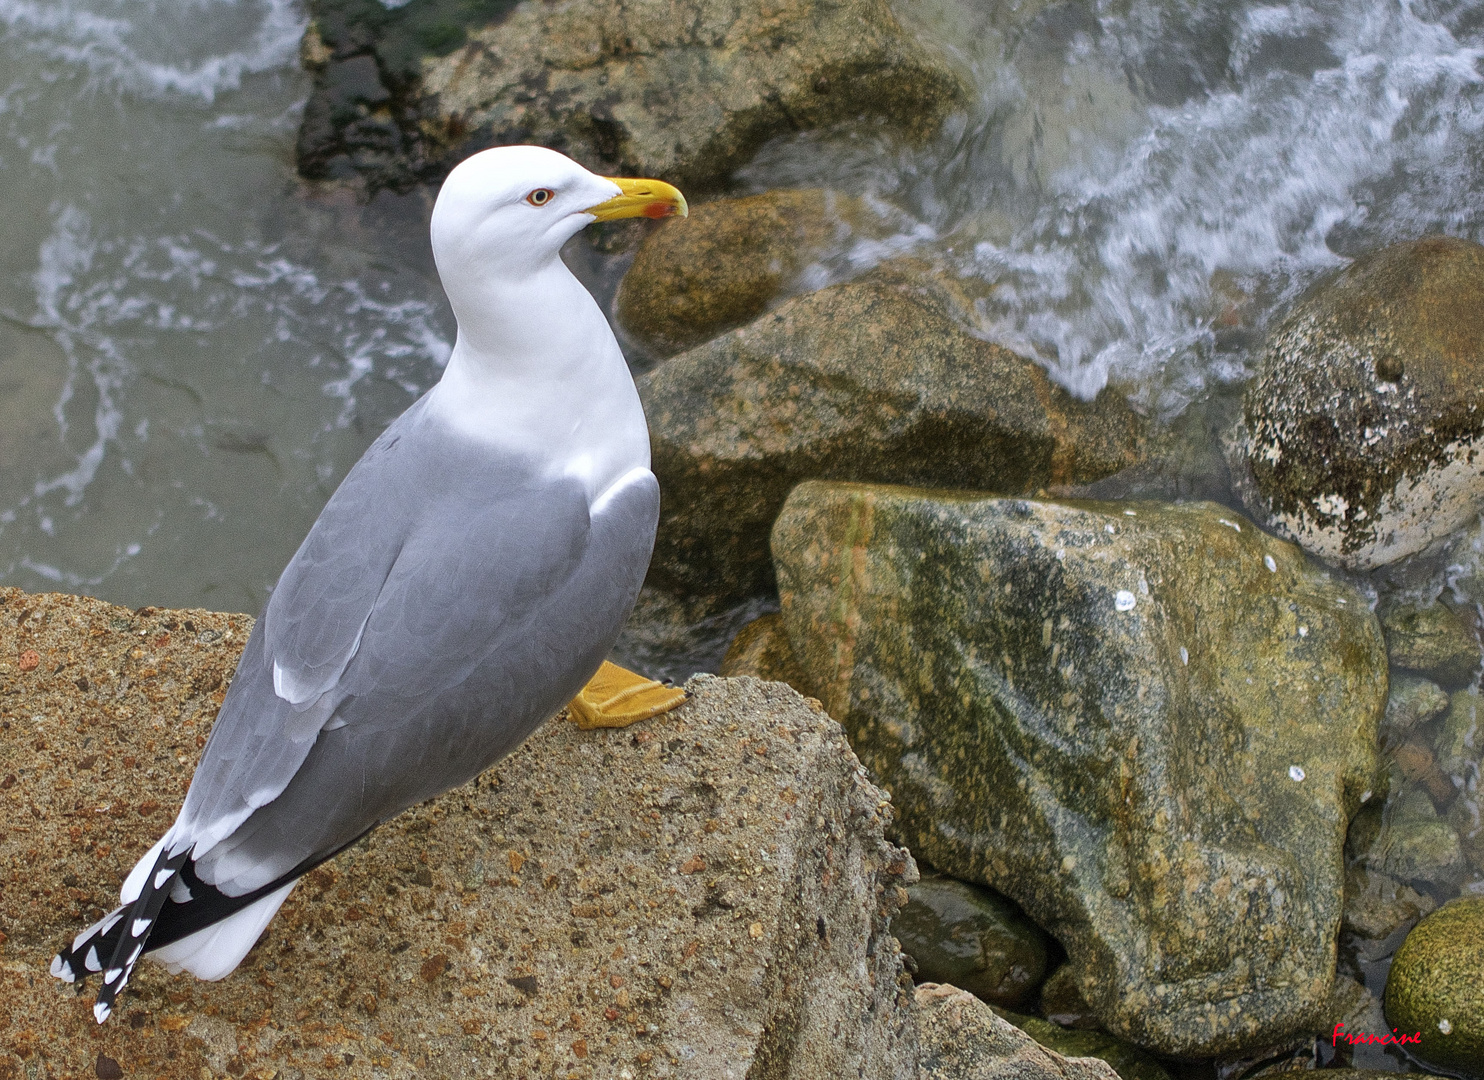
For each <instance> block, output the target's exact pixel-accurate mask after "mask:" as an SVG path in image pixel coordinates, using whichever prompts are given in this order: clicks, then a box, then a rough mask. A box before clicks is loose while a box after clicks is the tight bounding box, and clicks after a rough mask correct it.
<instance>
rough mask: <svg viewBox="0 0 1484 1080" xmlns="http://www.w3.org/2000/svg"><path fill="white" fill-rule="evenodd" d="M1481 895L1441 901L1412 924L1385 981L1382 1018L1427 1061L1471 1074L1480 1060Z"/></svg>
mask: <svg viewBox="0 0 1484 1080" xmlns="http://www.w3.org/2000/svg"><path fill="white" fill-rule="evenodd" d="M1480 971H1484V898H1481V897H1466V898H1462V899H1458V900H1454V901H1452V902H1451V903H1448V904H1444V905H1443V906H1442V907H1441V908H1439V909H1438V910H1437V911H1435V912H1433V913H1432V914H1431V915H1429V916H1428V917H1427V918H1425V919H1423V920H1422V921H1421V922H1420V923H1418V924H1417V927H1416V929H1414V930H1413V931H1412V932H1411V933H1410V934H1408V935H1407V940H1406V941H1404V942H1403V943H1402V947H1401V948H1400V949H1398V950H1397V953H1396V958H1395V959H1394V960H1393V961H1392V963H1391V972H1390V974H1389V975H1388V976H1387V979H1386V1019H1387V1021H1388V1022H1389V1023H1390V1025H1391V1026H1392V1027H1394V1028H1396V1029H1397V1030H1398V1031H1400V1032H1403V1033H1405V1034H1408V1035H1410V1034H1412V1033H1414V1032H1418V1033H1420V1034H1421V1036H1422V1038H1421V1042H1420V1043H1419V1044H1417V1045H1415V1046H1409V1047H1408V1050H1410V1051H1412V1052H1413V1053H1415V1054H1416V1056H1417V1057H1419V1058H1421V1059H1422V1060H1423V1061H1424V1062H1426V1063H1427V1064H1429V1065H1433V1066H1436V1067H1438V1068H1441V1069H1461V1070H1465V1071H1466V1072H1468V1071H1473V1072H1477V1070H1478V1069H1479V1065H1480V1062H1484V982H1481V981H1480V979H1479V972H1480Z"/></svg>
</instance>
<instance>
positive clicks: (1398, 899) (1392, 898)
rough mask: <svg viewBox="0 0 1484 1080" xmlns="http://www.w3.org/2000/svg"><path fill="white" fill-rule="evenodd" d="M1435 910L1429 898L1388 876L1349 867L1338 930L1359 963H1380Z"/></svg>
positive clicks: (1434, 905) (1374, 871)
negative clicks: (1346, 936)
mask: <svg viewBox="0 0 1484 1080" xmlns="http://www.w3.org/2000/svg"><path fill="white" fill-rule="evenodd" d="M1435 907H1437V904H1436V903H1435V902H1434V901H1433V899H1432V897H1430V896H1427V895H1426V894H1424V893H1420V892H1418V891H1417V890H1416V889H1413V888H1412V887H1411V886H1409V885H1407V884H1405V883H1404V882H1402V881H1399V880H1398V879H1396V878H1394V877H1392V876H1391V875H1390V874H1386V873H1382V872H1381V871H1379V870H1367V869H1365V868H1363V867H1351V868H1350V870H1348V871H1347V872H1346V874H1345V908H1344V912H1343V914H1342V916H1341V924H1340V928H1341V930H1342V931H1344V933H1345V934H1347V935H1348V942H1349V944H1350V945H1351V946H1352V947H1353V948H1354V949H1355V952H1356V954H1357V955H1358V956H1359V957H1360V958H1361V959H1362V960H1381V959H1383V958H1385V957H1387V956H1390V955H1391V954H1392V953H1394V952H1395V951H1396V947H1397V946H1398V945H1400V944H1401V943H1402V939H1403V938H1405V937H1406V935H1407V933H1408V931H1410V930H1411V929H1412V927H1414V926H1416V925H1417V920H1418V919H1420V918H1422V917H1423V916H1424V915H1426V914H1428V912H1430V911H1432V909H1433V908H1435Z"/></svg>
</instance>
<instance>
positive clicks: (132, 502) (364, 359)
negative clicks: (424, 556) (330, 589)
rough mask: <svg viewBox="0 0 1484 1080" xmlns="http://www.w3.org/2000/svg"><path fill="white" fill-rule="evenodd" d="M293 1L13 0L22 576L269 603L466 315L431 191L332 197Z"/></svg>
mask: <svg viewBox="0 0 1484 1080" xmlns="http://www.w3.org/2000/svg"><path fill="white" fill-rule="evenodd" d="M305 26H306V17H305V15H304V13H303V11H302V10H301V9H300V8H299V6H298V5H297V4H293V3H290V2H288V0H0V205H3V206H4V212H3V213H0V582H3V583H5V584H13V585H20V586H22V587H24V588H27V589H32V590H40V589H62V590H67V591H75V592H84V593H90V594H93V595H98V596H102V597H104V598H106V599H109V600H113V601H116V602H120V603H124V604H128V605H130V606H138V605H141V604H145V603H150V604H159V605H170V606H202V607H210V608H216V609H224V610H238V611H253V612H255V611H256V610H257V609H258V608H259V606H260V605H261V603H262V601H263V599H264V597H265V596H266V595H267V591H268V589H269V588H270V587H271V585H272V583H273V581H274V580H275V579H276V578H277V576H278V573H279V571H280V570H281V569H282V567H283V565H284V563H285V562H286V561H287V560H288V558H289V557H290V556H291V555H292V554H293V551H294V549H295V548H296V547H297V546H298V544H299V541H300V540H301V539H302V538H303V535H304V533H305V532H306V531H307V530H308V528H309V525H310V524H311V523H312V522H313V520H314V518H315V516H316V515H317V514H318V512H319V509H320V507H321V506H322V505H323V503H324V501H325V499H326V498H328V496H329V494H330V492H331V491H333V490H334V486H335V484H336V483H338V481H339V479H340V478H341V477H342V476H343V475H344V473H345V471H346V470H347V469H348V468H349V467H350V465H351V464H352V463H353V462H354V461H355V460H356V458H357V457H358V456H359V455H360V454H361V452H362V451H363V450H364V448H365V447H366V446H367V445H368V444H369V442H370V440H371V439H372V438H374V437H375V436H376V434H377V433H378V432H379V431H380V430H381V428H382V427H384V426H385V425H386V424H387V423H388V422H389V421H390V420H391V418H392V417H394V416H395V415H396V414H397V413H398V412H400V411H401V410H402V409H403V408H405V407H406V406H407V405H408V404H410V403H411V401H412V400H414V398H415V396H416V395H417V394H418V393H420V392H421V391H422V390H423V389H425V388H426V387H427V386H428V385H430V384H431V382H432V381H433V380H434V379H435V378H436V377H437V373H438V371H439V369H440V365H441V364H442V363H443V362H444V360H445V359H446V358H447V355H448V352H449V349H450V346H451V341H452V333H453V323H452V319H451V316H450V315H449V314H448V312H447V311H446V308H445V306H444V301H443V298H442V293H441V290H440V289H439V287H438V284H437V280H436V276H435V275H434V273H433V270H432V266H431V258H430V256H429V255H428V254H427V242H426V233H425V220H426V215H427V204H428V200H427V198H426V197H424V196H417V197H411V198H406V199H389V198H382V199H379V200H377V201H376V202H375V203H373V204H372V205H371V206H366V207H359V206H356V205H354V203H352V202H348V201H336V200H333V199H329V200H327V199H322V198H315V197H312V196H309V195H307V194H306V193H305V192H303V191H302V190H301V188H300V186H299V184H298V182H297V180H296V178H295V174H294V168H293V140H294V135H295V132H296V130H297V127H298V123H299V117H300V113H301V110H302V107H303V102H304V100H305V98H306V97H307V95H308V91H309V82H308V79H307V78H306V77H305V76H304V75H303V74H302V72H301V70H300V68H299V64H298V47H299V41H300V38H301V37H302V35H303V31H304V28H305Z"/></svg>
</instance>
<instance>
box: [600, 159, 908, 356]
mask: <svg viewBox="0 0 1484 1080" xmlns="http://www.w3.org/2000/svg"><path fill="white" fill-rule="evenodd" d="M677 223H678V224H679V226H680V227H679V228H675V227H674V226H675V225H676V224H677ZM862 231H864V232H865V233H866V234H867V235H872V234H883V233H885V232H886V231H888V230H887V226H886V222H885V221H884V220H882V219H881V218H880V216H879V215H876V214H873V213H872V212H871V211H870V210H869V209H868V208H867V206H866V204H865V203H864V202H862V201H861V200H860V199H857V198H854V197H853V196H850V195H844V194H841V193H839V192H835V191H826V190H823V189H820V188H805V189H802V190H797V191H770V192H767V193H766V194H763V195H752V196H749V197H747V198H743V199H717V200H716V201H714V202H708V203H703V204H701V205H700V206H695V207H692V209H691V214H690V217H688V218H685V219H683V220H682V219H678V218H677V219H675V220H674V221H666V222H662V223H661V224H660V225H659V226H658V227H657V228H656V229H654V231H653V232H651V233H650V234H649V235H648V236H647V237H646V238H645V240H644V243H643V245H642V246H641V247H640V248H639V252H638V254H637V255H635V256H634V261H633V263H632V265H630V267H629V269H628V272H627V273H626V274H624V278H623V281H622V282H621V283H620V284H619V287H618V298H617V315H618V321H619V324H620V325H621V326H622V327H623V329H624V330H625V331H626V332H627V333H628V334H629V336H630V337H632V338H634V339H635V340H637V341H638V342H639V343H640V344H641V345H643V346H644V348H646V349H647V350H649V351H650V352H651V353H652V354H654V355H656V356H671V355H673V354H675V353H677V352H680V351H681V350H683V349H689V348H691V347H692V346H694V345H700V344H701V343H702V342H705V341H709V340H711V339H712V338H714V337H716V336H717V335H718V334H720V333H721V332H722V331H724V330H730V329H732V328H733V327H735V326H741V325H742V324H743V323H747V322H751V321H752V320H753V319H755V318H757V317H758V316H759V315H761V314H762V313H763V312H764V311H765V310H767V307H768V304H769V303H770V302H771V301H772V300H773V299H774V298H775V297H777V296H778V295H779V294H780V293H781V292H782V291H783V289H784V288H785V287H787V286H789V285H790V284H792V283H794V282H795V281H796V280H797V279H798V277H799V275H800V273H801V272H802V271H803V270H804V268H805V267H806V266H808V265H810V264H811V263H812V262H814V261H815V260H817V259H820V258H822V257H824V256H825V255H826V254H828V253H829V252H831V251H832V250H836V249H840V248H843V247H844V245H845V244H846V243H847V242H848V241H849V240H850V238H851V237H852V236H855V235H857V234H859V233H861V232H862Z"/></svg>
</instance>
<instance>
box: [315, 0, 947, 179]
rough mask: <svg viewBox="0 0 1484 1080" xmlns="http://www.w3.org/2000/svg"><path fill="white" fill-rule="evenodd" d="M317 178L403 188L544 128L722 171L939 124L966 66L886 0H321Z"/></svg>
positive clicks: (607, 147)
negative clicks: (823, 134) (788, 146)
mask: <svg viewBox="0 0 1484 1080" xmlns="http://www.w3.org/2000/svg"><path fill="white" fill-rule="evenodd" d="M310 12H311V15H312V16H313V17H314V24H313V27H312V30H311V33H313V35H314V41H313V42H311V43H309V44H307V45H306V47H305V49H304V50H303V54H304V56H305V58H306V60H309V61H310V62H311V64H312V68H311V70H312V71H313V73H314V76H315V81H314V90H313V92H312V94H311V96H310V99H309V102H308V103H307V105H306V106H305V111H304V121H303V124H302V126H301V129H300V133H299V143H298V156H299V169H300V172H301V173H303V175H305V176H306V177H309V178H311V179H323V178H348V177H353V176H359V177H361V178H362V179H364V180H365V181H366V182H368V183H369V184H370V185H371V186H373V187H391V188H405V187H408V186H410V185H412V184H414V183H417V182H429V181H432V180H436V179H439V178H441V176H442V175H443V174H444V173H446V172H447V171H448V169H449V168H450V167H451V166H452V164H453V163H454V162H456V161H458V160H459V159H460V158H462V157H464V156H466V155H467V154H469V153H472V152H473V151H475V150H480V149H483V148H485V147H487V146H493V145H498V144H502V143H511V142H525V143H540V144H542V145H545V146H550V147H553V148H554V149H557V150H561V151H563V152H565V153H567V154H570V155H571V156H572V157H575V158H577V159H578V160H579V161H581V162H582V163H583V164H584V165H587V166H589V167H591V168H595V169H597V170H599V171H601V172H604V173H607V174H609V175H643V176H661V177H663V178H665V179H667V180H671V181H673V182H676V183H681V184H685V185H698V186H706V185H712V186H714V185H715V184H717V183H718V182H719V181H721V180H722V179H724V178H725V177H726V176H727V175H728V174H729V173H731V172H732V170H734V169H736V168H737V167H738V166H739V165H741V164H743V163H744V162H745V161H746V160H747V159H748V157H750V156H751V154H752V153H753V151H754V150H755V149H756V148H757V147H758V146H759V145H761V143H762V142H763V141H764V140H766V139H768V138H770V137H772V136H773V135H776V134H779V133H783V132H793V131H798V130H803V129H809V128H814V127H821V126H827V125H831V124H835V123H839V122H841V121H846V120H852V119H855V118H857V117H867V118H870V119H873V120H878V121H884V122H885V123H887V124H889V125H891V126H892V127H894V128H895V129H897V130H898V131H900V132H901V133H902V134H903V135H904V136H905V137H907V138H909V139H922V138H925V137H926V136H928V135H930V134H932V133H933V132H934V131H936V130H937V128H938V125H939V124H940V123H941V122H942V120H943V118H944V117H945V116H946V115H947V114H948V113H949V112H951V111H952V110H953V109H955V108H956V107H958V105H959V104H960V103H961V102H962V101H963V100H964V97H965V87H964V83H963V80H962V79H961V78H960V77H959V75H957V74H956V73H955V71H954V69H953V68H952V67H951V66H950V65H949V64H948V63H946V62H945V60H944V59H943V58H942V57H940V56H938V55H937V54H936V53H934V52H932V51H930V50H929V49H928V48H926V47H925V46H923V45H922V44H920V43H919V42H918V41H917V40H916V39H915V38H914V37H913V36H911V35H910V34H907V33H905V32H904V31H903V29H902V27H901V26H900V25H899V24H898V22H897V20H896V17H895V16H894V15H893V14H892V12H891V9H890V7H889V6H888V5H887V4H886V2H885V0H845V2H843V3H822V2H817V0H784V2H783V3H775V4H762V3H759V2H758V0H744V2H743V3H741V4H732V3H723V2H722V0H685V2H683V3H679V4H676V3H671V2H670V0H638V2H637V3H636V2H628V0H626V2H620V0H564V2H559V3H535V2H532V0H526V2H524V3H515V2H513V0H474V2H469V0H418V2H417V3H413V4H406V5H401V4H399V5H395V6H394V7H392V8H391V9H388V7H387V6H385V5H383V4H381V3H380V0H313V2H312V3H311V4H310Z"/></svg>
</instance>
